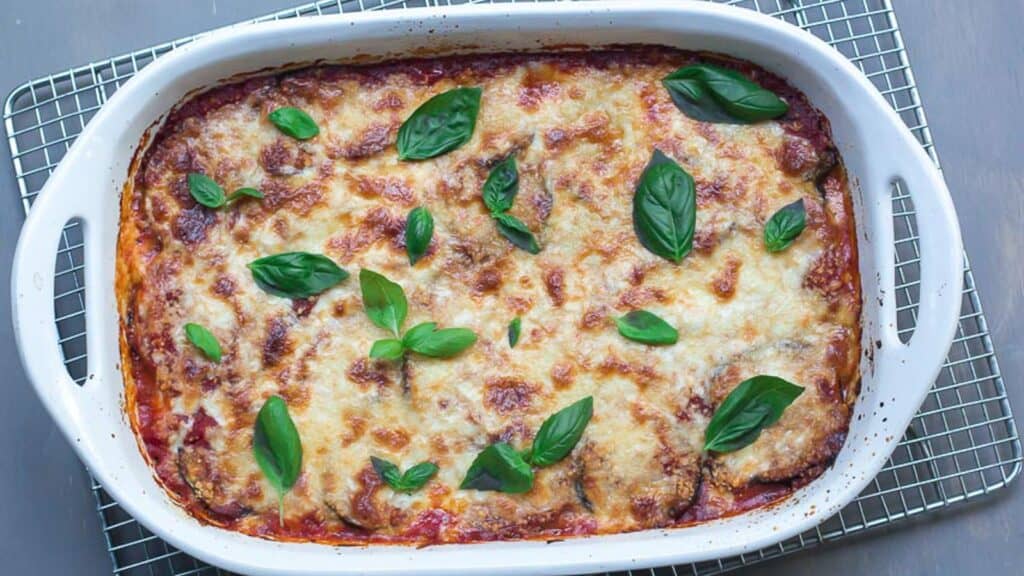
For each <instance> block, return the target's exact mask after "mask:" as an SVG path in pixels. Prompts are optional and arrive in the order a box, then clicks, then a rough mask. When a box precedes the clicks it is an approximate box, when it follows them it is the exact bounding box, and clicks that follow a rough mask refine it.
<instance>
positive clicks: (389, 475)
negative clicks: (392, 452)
mask: <svg viewBox="0 0 1024 576" xmlns="http://www.w3.org/2000/svg"><path fill="white" fill-rule="evenodd" d="M370 464H372V465H373V471H374V472H376V473H377V476H380V479H381V480H383V481H384V482H385V483H387V485H388V486H391V487H392V488H395V487H396V486H398V485H399V482H400V481H401V480H402V473H401V472H400V471H399V470H398V466H395V465H394V464H392V463H391V462H388V461H387V460H384V459H383V458H377V457H376V456H370Z"/></svg>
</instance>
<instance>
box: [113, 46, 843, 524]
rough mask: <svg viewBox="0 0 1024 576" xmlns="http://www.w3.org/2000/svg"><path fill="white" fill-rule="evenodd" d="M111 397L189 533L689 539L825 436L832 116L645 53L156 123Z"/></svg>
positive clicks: (515, 57) (276, 99)
mask: <svg viewBox="0 0 1024 576" xmlns="http://www.w3.org/2000/svg"><path fill="white" fill-rule="evenodd" d="M117 266H118V270H117V286H116V292H117V299H118V307H119V311H120V314H121V319H122V356H123V368H124V374H125V385H126V397H127V405H126V409H127V411H128V413H129V416H130V419H131V422H132V425H133V428H134V430H135V431H136V434H137V436H138V438H139V442H140V447H141V449H142V451H143V452H144V454H145V457H146V458H147V459H148V461H149V462H150V463H151V465H152V467H153V468H154V471H155V475H156V477H157V478H158V480H159V481H160V483H161V484H162V485H163V486H164V487H165V488H166V489H167V490H168V492H169V494H170V495H171V496H172V497H173V499H174V500H175V501H177V502H178V503H180V504H181V505H182V506H183V507H185V508H186V509H187V510H188V511H189V512H190V513H191V514H192V515H194V516H195V517H196V518H198V519H201V520H203V521H205V522H210V523H213V524H216V525H219V526H222V527H224V528H227V529H231V530H236V531H239V532H242V533H246V534H251V535H256V536H261V537H267V538H274V539H282V540H303V541H318V542H326V543H335V544H358V543H411V544H433V543H451V542H467V541H479V540H497V539H518V538H557V537H564V536H570V535H583V534H601V533H615V532H625V531H631V530H640V529H645V528H655V527H673V526H684V525H688V524H692V523H695V522H700V521H705V520H708V519H713V518H717V517H722V516H725V515H730V514H736V513H739V512H742V511H744V510H749V509H751V508H754V507H757V506H761V505H765V504H767V503H770V502H773V501H776V500H778V499H780V498H782V497H784V496H786V495H787V494H789V493H791V492H792V491H793V490H794V489H795V488H796V487H799V486H800V485H802V484H804V483H807V482H809V481H811V480H813V479H814V478H815V477H817V476H818V475H819V474H821V472H822V471H823V470H824V469H825V468H826V467H827V466H828V465H829V464H830V463H831V462H832V460H833V459H834V457H835V455H836V454H837V453H838V451H839V450H840V448H841V447H842V444H843V441H844V438H845V435H846V431H847V428H848V425H849V419H850V414H851V410H852V405H853V403H854V400H855V398H856V395H857V386H858V382H859V375H858V360H859V355H860V306H861V303H860V302H861V300H860V280H859V276H858V263H857V248H856V238H855V234H854V222H853V210H852V206H851V199H850V193H849V188H848V184H847V181H846V177H845V174H844V171H843V167H842V164H841V162H840V159H839V157H838V155H837V153H836V150H835V148H834V147H833V145H832V142H831V135H830V132H829V127H828V123H827V120H826V119H825V118H824V117H823V116H822V115H821V114H820V113H819V112H818V111H817V110H815V109H814V108H813V107H812V106H811V104H810V103H809V102H808V101H807V99H806V98H805V97H804V96H803V95H802V94H801V93H799V92H797V91H796V90H795V89H794V88H792V87H791V86H790V85H788V84H787V83H786V82H785V81H784V80H782V79H780V78H778V77H776V76H774V75H772V74H770V73H768V72H766V71H764V70H762V69H760V68H758V67H756V66H754V65H751V64H749V63H746V62H742V61H736V60H732V59H729V58H726V57H722V56H716V55H711V54H702V53H693V52H684V51H678V50H674V49H669V48H663V47H654V46H631V47H621V48H614V49H606V50H593V51H566V52H553V53H536V54H491V55H465V56H452V57H439V58H430V59H420V60H406V61H396V62H386V63H380V64H368V65H315V66H311V67H307V68H303V69H298V70H292V71H286V72H281V73H277V74H273V75H262V76H257V77H252V78H249V79H244V80H239V81H235V82H233V83H231V84H228V85H224V86H221V87H218V88H215V89H212V90H209V91H207V92H205V93H202V94H199V95H196V96H194V97H191V98H190V99H188V100H186V101H184V102H183V103H182V104H180V105H179V106H178V107H177V108H176V109H175V110H173V111H172V112H171V113H170V114H169V116H168V118H167V120H166V122H164V123H163V125H162V126H161V127H159V129H158V130H157V131H156V133H155V134H154V135H153V138H152V141H151V142H150V143H149V145H148V146H146V147H145V149H144V150H143V151H141V152H140V154H139V155H138V157H137V161H136V163H135V166H134V167H133V173H132V176H131V178H130V181H129V183H128V185H127V186H126V190H125V193H124V196H123V200H122V215H121V228H120V239H119V245H118V264H117Z"/></svg>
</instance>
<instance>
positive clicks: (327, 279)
mask: <svg viewBox="0 0 1024 576" xmlns="http://www.w3.org/2000/svg"><path fill="white" fill-rule="evenodd" d="M248 266H249V270H250V271H252V277H253V279H254V280H255V281H256V284H257V285H258V286H259V287H260V288H261V289H262V290H263V291H264V292H267V293H269V294H273V295H275V296H280V297H282V298H309V297H310V296H315V295H317V294H319V293H321V292H323V291H324V290H327V289H328V288H330V287H332V286H334V285H335V284H338V283H339V282H341V281H342V280H344V279H346V278H348V272H345V271H344V270H342V269H341V268H339V267H338V265H337V264H335V263H334V261H333V260H331V259H330V258H328V257H326V256H324V255H322V254H310V253H308V252H284V253H281V254H274V255H273V256H266V257H263V258H260V259H258V260H253V261H252V262H250V263H249V265H248Z"/></svg>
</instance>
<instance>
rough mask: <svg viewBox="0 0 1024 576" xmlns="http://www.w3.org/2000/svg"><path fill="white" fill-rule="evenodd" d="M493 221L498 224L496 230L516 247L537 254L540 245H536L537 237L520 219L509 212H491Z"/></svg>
mask: <svg viewBox="0 0 1024 576" xmlns="http://www.w3.org/2000/svg"><path fill="white" fill-rule="evenodd" d="M493 216H494V220H495V222H497V224H498V232H501V235H502V236H504V237H505V238H507V239H508V241H509V242H511V243H512V244H513V245H515V247H516V248H520V249H522V250H526V251H527V252H529V253H530V254H538V253H539V252H540V246H538V245H537V239H536V238H534V237H533V233H532V232H530V229H529V228H527V227H526V224H524V223H523V221H522V220H520V219H519V218H516V217H515V216H513V215H511V214H504V213H502V214H493Z"/></svg>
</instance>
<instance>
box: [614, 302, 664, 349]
mask: <svg viewBox="0 0 1024 576" xmlns="http://www.w3.org/2000/svg"><path fill="white" fill-rule="evenodd" d="M615 325H616V326H618V327H619V334H622V335H623V336H625V337H626V338H629V339H630V340H633V341H635V342H642V343H644V344H651V345H655V346H663V345H668V344H675V343H676V342H677V341H678V340H679V331H678V330H676V329H675V328H673V327H672V326H671V325H670V324H669V323H668V322H665V321H664V320H662V319H661V318H659V317H658V316H656V315H654V314H652V313H650V312H648V311H647V310H633V311H632V312H629V313H628V314H626V315H625V316H623V317H621V318H616V319H615Z"/></svg>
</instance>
